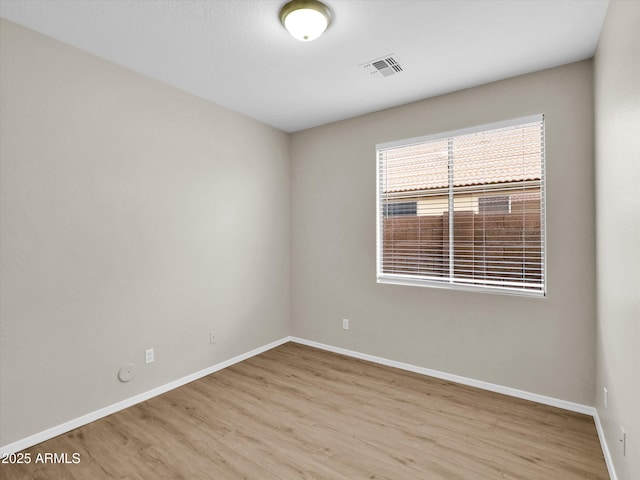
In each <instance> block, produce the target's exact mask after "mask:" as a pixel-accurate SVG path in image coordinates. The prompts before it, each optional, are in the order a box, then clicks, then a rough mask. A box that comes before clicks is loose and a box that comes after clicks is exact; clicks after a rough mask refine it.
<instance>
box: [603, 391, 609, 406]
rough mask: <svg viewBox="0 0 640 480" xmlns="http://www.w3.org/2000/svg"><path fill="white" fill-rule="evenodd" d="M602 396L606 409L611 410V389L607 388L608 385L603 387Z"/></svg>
mask: <svg viewBox="0 0 640 480" xmlns="http://www.w3.org/2000/svg"><path fill="white" fill-rule="evenodd" d="M602 398H603V403H604V409H605V410H609V390H607V387H602Z"/></svg>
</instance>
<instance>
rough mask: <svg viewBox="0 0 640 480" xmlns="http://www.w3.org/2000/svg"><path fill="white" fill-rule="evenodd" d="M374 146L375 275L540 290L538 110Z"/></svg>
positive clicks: (541, 126) (541, 146) (541, 163)
mask: <svg viewBox="0 0 640 480" xmlns="http://www.w3.org/2000/svg"><path fill="white" fill-rule="evenodd" d="M377 153H378V207H377V212H378V218H377V223H378V235H377V249H378V258H377V270H378V272H377V273H378V281H379V282H383V283H400V284H411V285H425V286H439V287H443V286H449V287H454V288H473V289H476V288H481V289H485V290H489V291H499V292H505V293H507V292H512V293H527V294H534V295H544V292H545V222H544V219H545V211H544V207H545V201H544V198H545V197H544V119H543V116H542V115H536V116H533V117H527V118H521V119H516V120H511V121H508V122H501V123H498V124H492V125H484V126H481V127H474V128H472V129H466V130H460V131H456V132H447V133H443V134H439V135H433V136H429V137H423V138H417V139H410V140H404V141H400V142H392V143H387V144H382V145H378V146H377ZM408 205H411V206H412V207H411V208H408V207H407V206H408ZM413 205H415V207H413ZM399 212H401V214H400V213H399Z"/></svg>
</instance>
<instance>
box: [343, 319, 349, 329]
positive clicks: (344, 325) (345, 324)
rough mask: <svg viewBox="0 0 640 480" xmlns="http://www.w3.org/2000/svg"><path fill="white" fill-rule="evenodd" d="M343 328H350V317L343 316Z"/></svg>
mask: <svg viewBox="0 0 640 480" xmlns="http://www.w3.org/2000/svg"><path fill="white" fill-rule="evenodd" d="M342 328H343V329H344V330H349V319H348V318H343V319H342Z"/></svg>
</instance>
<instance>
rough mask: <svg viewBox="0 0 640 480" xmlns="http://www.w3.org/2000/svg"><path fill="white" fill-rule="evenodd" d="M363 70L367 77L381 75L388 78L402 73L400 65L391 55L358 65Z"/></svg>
mask: <svg viewBox="0 0 640 480" xmlns="http://www.w3.org/2000/svg"><path fill="white" fill-rule="evenodd" d="M359 66H360V67H362V68H364V69H365V70H366V71H367V72H369V75H382V76H383V77H388V76H390V75H395V74H396V73H400V72H402V71H403V68H402V65H400V62H399V61H398V59H397V58H396V57H395V56H394V54H393V53H391V54H389V55H385V56H384V57H380V58H374V59H373V60H371V61H369V62H366V63H362V64H360V65H359Z"/></svg>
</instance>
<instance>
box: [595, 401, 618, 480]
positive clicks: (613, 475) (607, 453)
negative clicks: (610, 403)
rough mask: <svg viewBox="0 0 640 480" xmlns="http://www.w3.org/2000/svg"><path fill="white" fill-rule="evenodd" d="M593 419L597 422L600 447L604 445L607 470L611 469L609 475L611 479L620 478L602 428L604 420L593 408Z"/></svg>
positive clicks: (603, 452)
mask: <svg viewBox="0 0 640 480" xmlns="http://www.w3.org/2000/svg"><path fill="white" fill-rule="evenodd" d="M593 410H594V414H593V421H594V422H595V423H596V430H597V431H598V438H599V439H600V447H602V454H603V455H604V461H605V463H606V464H607V470H609V477H610V478H611V480H618V475H617V474H616V469H615V467H614V466H613V458H612V457H611V451H610V450H609V444H608V443H607V439H606V438H605V436H604V429H603V428H602V422H600V415H598V410H597V409H596V408H594V409H593Z"/></svg>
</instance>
